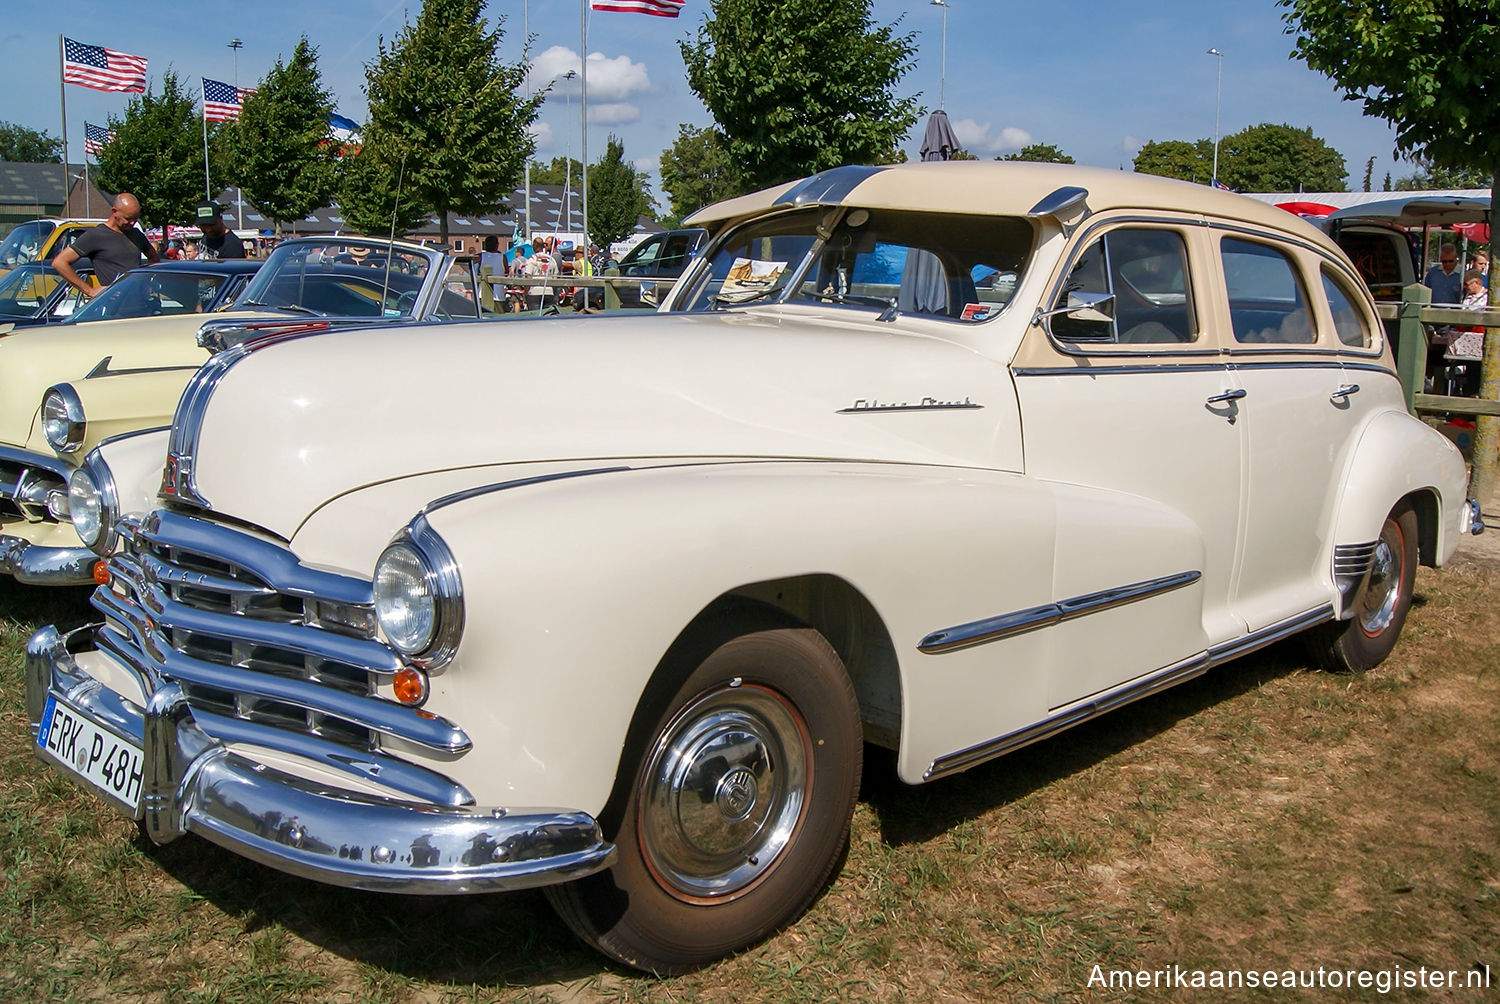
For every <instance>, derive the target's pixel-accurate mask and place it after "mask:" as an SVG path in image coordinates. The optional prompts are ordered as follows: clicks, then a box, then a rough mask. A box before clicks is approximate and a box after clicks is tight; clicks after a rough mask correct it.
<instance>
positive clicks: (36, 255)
mask: <svg viewBox="0 0 1500 1004" xmlns="http://www.w3.org/2000/svg"><path fill="white" fill-rule="evenodd" d="M103 222H104V221H103V220H71V219H70V220H52V219H47V220H30V221H28V222H26V223H22V224H21V225H20V226H18V227H16V228H15V229H14V230H12V231H11V232H10V233H9V234H7V235H6V237H5V240H4V241H3V242H0V275H4V274H5V273H6V272H9V271H10V270H11V269H13V268H15V267H16V266H17V265H24V264H26V263H27V262H29V261H51V260H52V256H53V255H55V254H57V252H59V251H61V250H62V249H63V248H66V247H72V246H73V242H74V241H76V240H77V239H78V238H79V237H81V236H83V232H84V231H85V230H89V229H92V228H93V227H96V226H98V225H99V224H100V223H103Z"/></svg>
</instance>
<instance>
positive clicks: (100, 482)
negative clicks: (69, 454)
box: [68, 453, 120, 556]
mask: <svg viewBox="0 0 1500 1004" xmlns="http://www.w3.org/2000/svg"><path fill="white" fill-rule="evenodd" d="M117 499H118V496H117V494H116V492H115V479H114V475H112V474H110V472H109V465H108V464H106V463H105V462H104V461H103V460H101V459H100V458H99V455H98V454H97V453H91V454H89V456H88V459H87V460H85V461H84V465H83V466H82V467H80V468H78V470H76V471H74V472H73V476H72V477H70V478H69V479H68V515H69V516H71V517H72V519H73V529H74V530H77V531H78V539H79V540H82V541H83V542H84V543H85V544H87V545H88V546H89V548H90V549H91V550H93V551H94V552H95V553H96V554H102V555H106V556H107V555H108V554H109V553H110V551H112V550H113V549H114V546H115V525H116V522H117V521H118V518H119V515H120V514H119V502H118V501H117Z"/></svg>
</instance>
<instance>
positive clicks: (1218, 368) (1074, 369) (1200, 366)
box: [1011, 352, 1229, 377]
mask: <svg viewBox="0 0 1500 1004" xmlns="http://www.w3.org/2000/svg"><path fill="white" fill-rule="evenodd" d="M1214 355H1215V356H1216V357H1217V356H1218V353H1217V352H1215V353H1214ZM1228 372H1229V365H1228V364H1227V363H1222V362H1217V363H1186V364H1183V363H1161V362H1158V363H1150V364H1137V365H1131V366H1127V365H1120V366H1070V365H1067V364H1060V365H1057V366H1018V367H1016V368H1015V369H1012V370H1011V373H1013V374H1014V375H1015V376H1018V377H1055V376H1110V375H1118V374H1130V373H1228Z"/></svg>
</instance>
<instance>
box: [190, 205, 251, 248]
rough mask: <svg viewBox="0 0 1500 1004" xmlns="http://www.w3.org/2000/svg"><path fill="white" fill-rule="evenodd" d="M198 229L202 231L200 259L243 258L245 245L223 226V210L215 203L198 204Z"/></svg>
mask: <svg viewBox="0 0 1500 1004" xmlns="http://www.w3.org/2000/svg"><path fill="white" fill-rule="evenodd" d="M198 229H199V230H202V231H203V246H202V249H201V253H200V255H199V257H201V258H243V257H245V243H244V241H242V240H240V239H239V237H238V236H237V235H236V234H235V232H234V231H233V230H230V229H229V228H228V227H226V226H225V225H224V210H223V208H222V207H221V206H220V205H219V204H218V203H217V202H200V203H198Z"/></svg>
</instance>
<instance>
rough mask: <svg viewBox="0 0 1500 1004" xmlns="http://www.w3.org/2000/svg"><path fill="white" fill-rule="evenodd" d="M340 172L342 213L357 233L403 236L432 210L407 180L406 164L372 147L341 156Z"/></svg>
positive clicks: (339, 199)
mask: <svg viewBox="0 0 1500 1004" xmlns="http://www.w3.org/2000/svg"><path fill="white" fill-rule="evenodd" d="M338 175H339V187H338V201H339V215H340V216H342V217H343V218H344V224H345V226H346V228H347V229H349V230H352V231H354V232H355V233H361V234H367V235H372V236H377V237H385V236H391V235H394V236H397V237H400V236H403V235H405V234H409V233H411V232H412V231H414V230H417V229H419V228H420V227H422V226H423V225H424V224H425V223H426V222H427V220H428V218H429V217H430V216H431V214H432V209H431V207H429V206H425V205H423V204H422V203H421V202H419V201H418V200H417V199H416V198H415V197H414V196H413V194H412V191H411V188H410V186H408V185H406V184H405V181H406V178H405V165H402V164H390V163H387V162H386V161H384V160H382V159H381V158H380V155H379V154H378V153H376V152H375V151H373V150H371V149H369V148H368V147H365V148H362V149H361V150H360V151H359V152H358V153H353V154H347V155H345V156H343V157H340V158H339V160H338Z"/></svg>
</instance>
